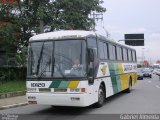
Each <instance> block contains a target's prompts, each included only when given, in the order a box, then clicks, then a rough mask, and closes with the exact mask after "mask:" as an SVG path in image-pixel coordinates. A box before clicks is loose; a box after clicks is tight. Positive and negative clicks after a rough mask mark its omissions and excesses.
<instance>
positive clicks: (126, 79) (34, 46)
mask: <svg viewBox="0 0 160 120" xmlns="http://www.w3.org/2000/svg"><path fill="white" fill-rule="evenodd" d="M28 52H29V56H28V69H27V83H26V84H27V93H26V95H27V100H28V103H29V104H44V105H52V106H81V107H84V106H89V105H92V104H95V105H96V106H97V107H101V106H102V105H103V103H104V101H105V98H107V97H109V96H112V95H114V94H116V93H118V92H120V91H123V90H125V91H127V92H130V89H131V87H132V86H133V85H135V84H136V81H137V73H136V71H137V70H136V68H137V64H136V51H135V50H134V49H131V48H129V47H126V46H124V45H120V44H118V43H115V42H112V41H110V40H107V39H106V38H105V37H104V36H101V35H98V34H96V33H95V32H92V31H80V30H66V31H57V32H49V33H43V34H39V35H36V36H33V37H31V38H30V40H29V50H28ZM74 61H77V63H78V65H77V67H75V65H74Z"/></svg>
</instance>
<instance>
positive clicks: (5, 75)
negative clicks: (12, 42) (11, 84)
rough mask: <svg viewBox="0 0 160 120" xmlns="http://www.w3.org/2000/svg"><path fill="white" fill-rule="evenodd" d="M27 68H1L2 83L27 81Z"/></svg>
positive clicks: (0, 79) (0, 81) (0, 77)
mask: <svg viewBox="0 0 160 120" xmlns="http://www.w3.org/2000/svg"><path fill="white" fill-rule="evenodd" d="M26 70H27V69H26V68H25V67H0V83H5V82H8V81H13V80H25V79H26V72H27V71H26Z"/></svg>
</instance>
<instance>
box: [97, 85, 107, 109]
mask: <svg viewBox="0 0 160 120" xmlns="http://www.w3.org/2000/svg"><path fill="white" fill-rule="evenodd" d="M104 102H105V88H104V86H103V85H102V84H101V85H100V87H99V90H98V102H97V103H96V104H95V107H97V108H99V107H102V106H103V104H104Z"/></svg>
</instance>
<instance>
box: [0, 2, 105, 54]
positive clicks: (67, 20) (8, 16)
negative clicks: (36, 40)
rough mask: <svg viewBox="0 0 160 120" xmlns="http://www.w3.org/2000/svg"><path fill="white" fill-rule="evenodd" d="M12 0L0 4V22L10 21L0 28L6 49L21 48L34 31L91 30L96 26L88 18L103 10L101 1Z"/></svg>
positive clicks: (15, 49) (19, 49)
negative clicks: (13, 0)
mask: <svg viewBox="0 0 160 120" xmlns="http://www.w3.org/2000/svg"><path fill="white" fill-rule="evenodd" d="M15 1H16V2H14V3H13V4H4V5H3V4H0V21H3V22H4V21H6V20H10V21H9V22H8V23H7V24H5V25H3V27H0V41H1V42H2V43H3V46H4V48H5V50H7V51H8V52H21V51H23V47H24V48H25V47H26V46H27V45H28V39H29V38H30V37H31V36H32V34H33V32H34V33H35V34H39V33H42V32H48V31H53V30H62V29H64V30H65V29H74V30H76V29H79V30H91V29H93V26H94V25H95V21H94V20H93V19H92V18H90V17H89V16H90V15H91V13H92V12H101V13H103V12H105V11H106V9H105V8H103V7H102V6H101V4H102V3H103V1H100V0H42V1H40V0H23V1H20V0H15ZM46 28H50V29H46ZM13 49H14V50H13Z"/></svg>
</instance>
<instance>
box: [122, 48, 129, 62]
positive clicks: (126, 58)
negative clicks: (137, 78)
mask: <svg viewBox="0 0 160 120" xmlns="http://www.w3.org/2000/svg"><path fill="white" fill-rule="evenodd" d="M123 60H124V61H127V60H128V53H127V49H126V48H123Z"/></svg>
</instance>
